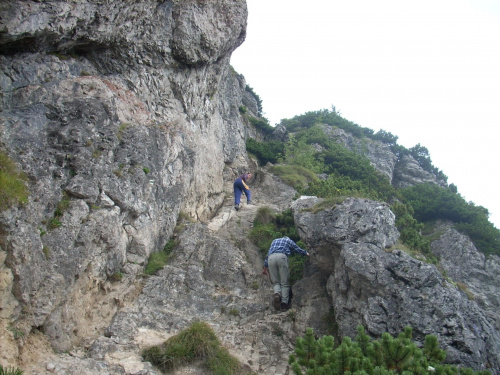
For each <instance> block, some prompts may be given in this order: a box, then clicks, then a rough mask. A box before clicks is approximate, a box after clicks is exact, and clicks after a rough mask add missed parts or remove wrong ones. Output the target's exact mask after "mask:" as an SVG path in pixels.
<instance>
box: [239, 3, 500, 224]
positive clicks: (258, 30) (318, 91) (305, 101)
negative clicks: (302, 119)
mask: <svg viewBox="0 0 500 375" xmlns="http://www.w3.org/2000/svg"><path fill="white" fill-rule="evenodd" d="M247 5H248V12H249V15H248V29H247V38H246V41H245V42H244V43H243V45H242V46H240V47H239V48H238V49H237V50H236V51H235V52H234V53H233V56H232V58H231V65H232V66H233V67H234V68H235V70H236V71H237V72H238V73H240V74H243V75H244V76H245V79H246V81H247V84H248V85H249V86H251V87H252V88H253V89H254V91H255V93H256V94H257V95H259V97H260V98H261V100H262V104H263V110H264V117H266V118H267V119H268V120H269V121H270V123H271V125H275V124H277V123H279V122H280V120H281V119H283V118H292V117H294V116H296V115H300V114H303V113H305V112H307V111H316V110H321V109H331V107H332V106H335V107H336V109H337V111H339V112H340V114H341V115H342V117H344V118H346V119H347V120H350V121H353V122H355V123H357V124H358V125H360V126H363V127H367V128H371V129H373V130H374V131H375V132H376V131H378V130H379V129H383V130H385V131H389V132H391V133H392V134H394V135H396V136H398V137H399V139H398V143H399V144H401V145H403V146H405V147H406V148H410V147H413V146H415V145H416V144H417V143H420V144H421V145H422V146H425V147H426V148H427V149H428V150H429V153H430V157H431V160H432V163H433V164H434V166H436V167H437V168H439V169H440V170H442V171H443V172H444V174H445V175H447V176H448V183H453V184H455V185H456V186H457V187H458V192H459V193H460V194H461V195H462V196H463V197H464V198H465V199H466V200H467V201H472V202H474V203H475V204H476V205H480V206H483V207H485V208H487V209H488V210H489V212H490V221H491V222H492V223H493V224H494V225H495V226H496V227H497V228H500V198H499V196H500V176H499V169H500V168H499V162H500V137H499V135H500V0H378V1H373V0H308V1H303V0H301V1H299V0H247Z"/></svg>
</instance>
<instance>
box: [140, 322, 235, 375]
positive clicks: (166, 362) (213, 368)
mask: <svg viewBox="0 0 500 375" xmlns="http://www.w3.org/2000/svg"><path fill="white" fill-rule="evenodd" d="M142 356H143V358H144V360H145V361H149V362H151V363H152V364H153V365H155V366H157V367H158V368H159V369H160V370H162V371H165V372H166V371H171V370H174V369H176V368H179V367H180V366H183V365H186V364H189V363H192V362H194V361H197V360H201V361H202V363H203V365H204V367H206V368H207V369H208V370H209V371H210V373H212V374H216V375H218V374H220V375H222V374H227V375H231V374H237V373H238V372H239V370H240V369H241V365H240V363H239V362H238V360H237V359H236V358H234V357H232V356H231V355H230V354H229V352H228V351H227V349H225V348H224V347H222V345H221V344H220V342H219V340H218V338H217V336H216V335H215V333H214V331H213V330H212V328H210V326H209V325H208V324H207V323H204V322H194V323H192V324H191V325H190V326H189V327H188V328H186V329H185V330H183V331H181V332H180V333H179V334H178V335H176V336H173V337H171V338H169V339H168V340H167V341H165V342H164V343H163V344H162V345H159V346H153V347H151V348H148V349H145V350H144V351H143V352H142Z"/></svg>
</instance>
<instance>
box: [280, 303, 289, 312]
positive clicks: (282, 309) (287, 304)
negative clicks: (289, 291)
mask: <svg viewBox="0 0 500 375" xmlns="http://www.w3.org/2000/svg"><path fill="white" fill-rule="evenodd" d="M289 309H290V304H289V303H283V302H281V311H288V310H289Z"/></svg>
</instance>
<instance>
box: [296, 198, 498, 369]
mask: <svg viewBox="0 0 500 375" xmlns="http://www.w3.org/2000/svg"><path fill="white" fill-rule="evenodd" d="M319 202H321V200H319V199H318V198H314V197H310V198H302V199H299V200H297V201H295V202H294V204H293V205H292V208H293V210H294V217H295V221H296V224H297V226H298V228H299V230H300V232H301V234H302V235H303V239H304V241H306V242H307V244H308V246H309V247H310V248H314V249H315V251H314V253H313V255H312V257H311V258H312V259H311V262H312V263H313V264H314V265H315V268H314V269H316V270H317V271H316V275H310V279H319V280H324V279H327V282H326V288H325V289H326V292H327V293H328V296H329V297H330V298H331V303H332V306H333V310H334V314H335V321H336V323H337V325H338V335H339V336H340V337H343V336H345V335H347V336H350V337H354V336H355V334H356V327H357V325H363V326H364V327H366V329H367V331H368V332H369V334H372V335H374V336H376V337H379V336H380V335H381V334H382V333H383V332H389V333H391V334H393V335H397V334H399V332H402V331H403V329H404V327H405V326H411V327H412V328H413V333H414V339H415V340H416V341H417V342H421V343H422V342H423V339H424V337H425V335H428V334H434V335H437V336H438V338H439V341H440V345H442V347H444V348H445V349H446V350H447V355H448V357H447V361H448V362H450V363H455V364H463V365H467V366H469V367H472V368H474V369H476V370H480V369H494V371H498V369H499V368H500V356H499V353H500V351H499V349H500V335H499V333H498V331H497V330H496V329H495V327H494V325H493V324H492V322H491V320H490V319H488V316H487V314H486V313H485V312H484V311H483V309H482V308H481V307H480V306H479V305H478V304H477V303H476V302H475V301H471V300H470V299H469V298H468V297H467V296H466V295H465V293H463V292H462V291H461V290H460V289H459V288H457V287H455V286H454V285H452V284H450V283H449V282H447V281H446V279H445V278H444V277H443V275H442V274H441V273H440V272H439V270H438V269H437V267H435V266H434V265H429V264H426V263H424V262H422V261H420V260H417V259H414V258H412V257H410V256H409V255H408V254H406V253H405V252H404V251H403V250H400V249H398V246H397V245H396V240H397V238H398V233H397V230H396V229H395V227H394V215H393V214H392V212H391V211H390V210H389V208H388V207H387V206H385V205H384V204H381V203H379V202H371V201H367V200H359V199H352V198H348V199H347V200H346V201H345V202H344V203H343V204H341V205H338V206H337V207H332V208H331V209H326V210H323V211H320V212H318V213H313V212H314V210H313V208H314V205H315V204H317V203H319ZM443 250H444V249H443ZM310 279H305V280H304V281H303V282H304V283H307V282H308V280H310ZM489 283H491V280H490V281H489ZM492 288H495V287H494V285H492ZM303 289H304V290H307V287H306V288H303ZM495 373H496V372H495Z"/></svg>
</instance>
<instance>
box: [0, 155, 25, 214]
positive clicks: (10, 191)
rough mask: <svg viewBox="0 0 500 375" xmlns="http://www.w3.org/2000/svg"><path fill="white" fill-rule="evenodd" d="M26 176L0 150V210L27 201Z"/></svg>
mask: <svg viewBox="0 0 500 375" xmlns="http://www.w3.org/2000/svg"><path fill="white" fill-rule="evenodd" d="M26 181H27V178H26V176H25V174H24V173H22V172H20V171H19V170H18V168H17V166H16V164H15V163H14V161H13V160H12V159H10V158H9V157H8V156H7V155H6V154H5V153H4V152H3V151H0V211H3V210H6V209H8V208H10V207H12V206H14V205H16V204H26V203H28V189H27V187H26Z"/></svg>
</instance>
